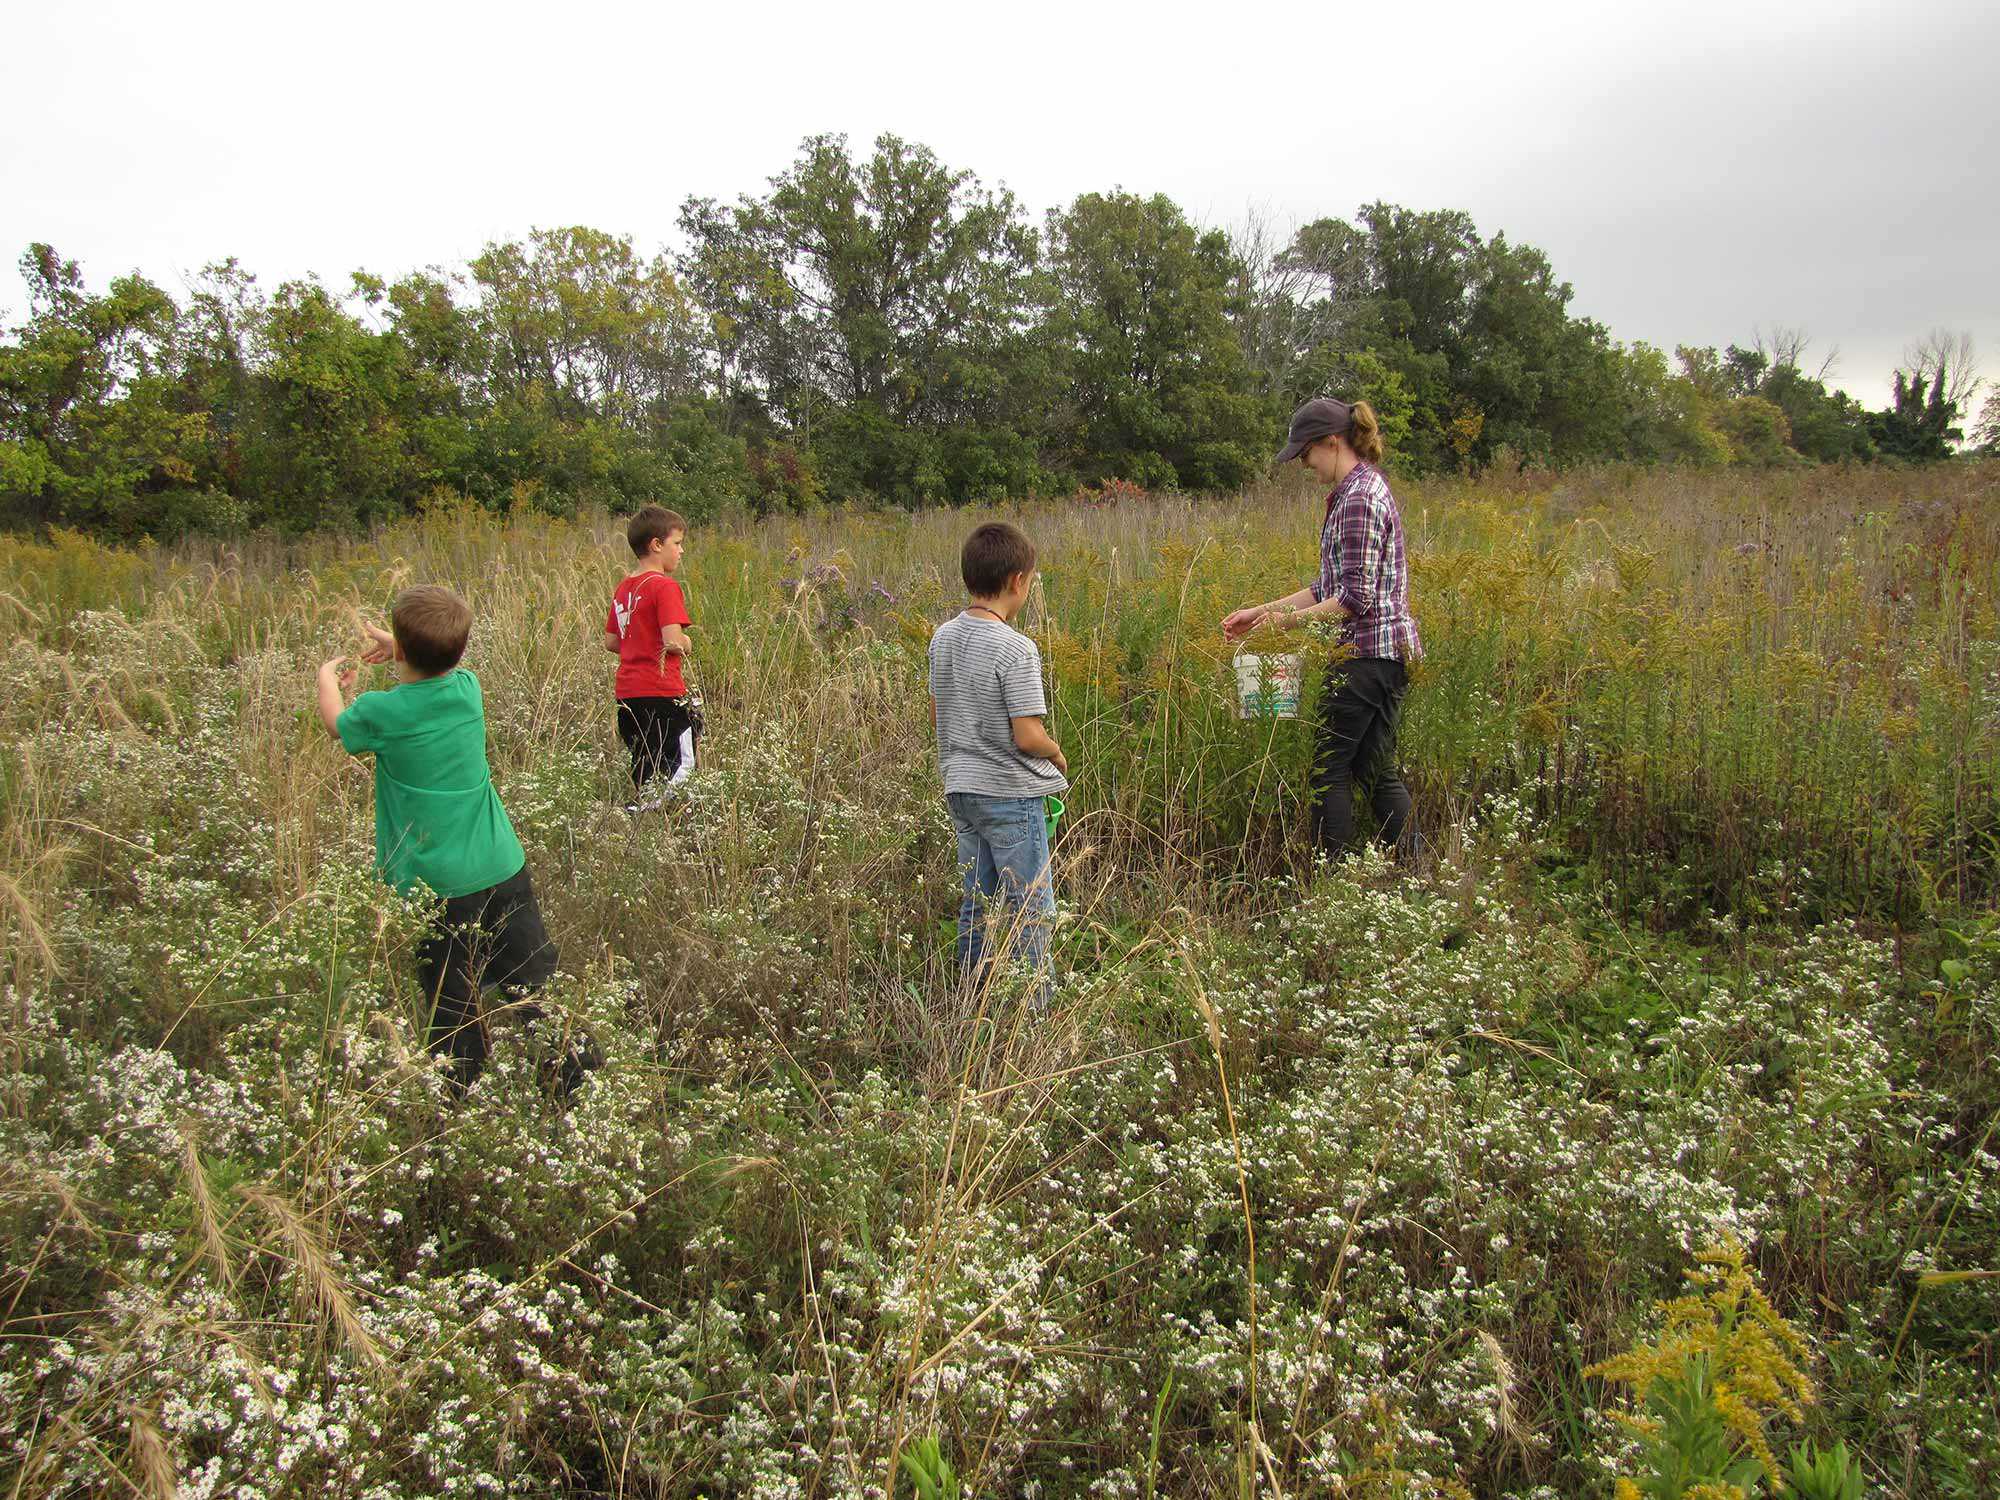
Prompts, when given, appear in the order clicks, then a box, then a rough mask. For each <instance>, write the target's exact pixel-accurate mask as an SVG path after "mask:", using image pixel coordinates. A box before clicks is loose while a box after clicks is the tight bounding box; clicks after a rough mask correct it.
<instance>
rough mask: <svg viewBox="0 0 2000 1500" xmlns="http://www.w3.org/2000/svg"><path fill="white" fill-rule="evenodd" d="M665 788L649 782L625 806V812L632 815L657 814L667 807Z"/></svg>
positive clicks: (655, 782)
mask: <svg viewBox="0 0 2000 1500" xmlns="http://www.w3.org/2000/svg"><path fill="white" fill-rule="evenodd" d="M667 795H668V794H667V791H666V788H665V787H664V786H663V785H662V784H661V783H660V782H657V781H649V782H647V783H646V785H644V786H642V787H640V788H639V792H638V795H637V796H635V797H634V798H633V799H632V800H631V801H630V802H628V803H626V804H625V811H627V812H628V813H632V814H634V815H636V814H639V813H649V812H658V811H659V810H660V809H661V808H663V807H665V806H666V805H667Z"/></svg>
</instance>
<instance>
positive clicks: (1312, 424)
mask: <svg viewBox="0 0 2000 1500" xmlns="http://www.w3.org/2000/svg"><path fill="white" fill-rule="evenodd" d="M1353 425H1354V408H1353V407H1351V406H1349V405H1348V404H1347V403H1346V402H1345V401H1336V400H1334V399H1333V397H1331V396H1315V397H1313V398H1312V400H1310V401H1308V402H1307V403H1306V404H1305V405H1304V406H1301V407H1300V408H1299V409H1298V410H1297V411H1295V412H1293V413H1292V429H1291V431H1290V432H1288V433H1286V434H1285V446H1284V448H1283V449H1282V450H1280V452H1279V454H1278V456H1277V457H1276V458H1274V459H1272V460H1271V462H1272V464H1273V465H1277V464H1288V463H1290V462H1291V461H1292V460H1293V459H1295V458H1297V457H1298V456H1299V455H1300V454H1301V453H1303V452H1305V451H1306V449H1308V448H1310V447H1311V446H1312V445H1313V444H1314V443H1316V442H1318V441H1319V440H1320V439H1321V438H1323V437H1334V436H1336V435H1337V434H1340V433H1343V432H1346V431H1347V430H1348V429H1349V428H1351V427H1352V426H1353Z"/></svg>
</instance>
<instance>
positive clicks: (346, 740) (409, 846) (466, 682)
mask: <svg viewBox="0 0 2000 1500" xmlns="http://www.w3.org/2000/svg"><path fill="white" fill-rule="evenodd" d="M334 728H335V729H336V730H338V731H339V733H340V743H341V744H343V745H345V746H346V747H347V749H348V752H349V753H350V754H353V755H366V754H368V753H369V752H371V751H372V752H373V753H374V756H375V868H376V869H377V870H378V871H379V872H380V873H381V876H382V879H383V880H384V881H385V882H387V883H388V884H389V885H392V886H394V887H395V888H396V889H397V890H399V891H403V892H408V891H409V890H410V889H411V888H412V887H413V886H415V885H416V883H417V882H418V881H420V880H421V881H422V882H423V883H424V884H425V885H427V886H429V887H430V888H431V889H432V890H433V891H435V892H436V893H437V894H438V895H440V896H467V895H470V894H471V893H472V892H474V891H483V890H485V889H486V888H487V887H488V886H492V885H498V884H499V883H500V882H501V881H503V880H507V879H510V878H512V877H513V876H514V875H515V874H517V873H519V871H520V869H521V866H522V865H524V864H526V863H527V856H526V855H525V854H523V853H522V852H521V841H520V840H519V839H517V838H516V837H514V825H513V824H511V823H509V822H508V821H507V810H506V809H505V808H503V807H502V806H501V805H500V794H499V793H498V792H496V791H494V790H493V775H492V772H491V771H489V770H488V769H487V765H486V700H485V698H484V697H483V696H482V695H481V693H480V691H479V679H478V678H477V677H474V676H473V675H472V674H471V673H470V672H468V671H466V670H465V669H464V668H462V667H461V668H458V669H457V670H455V671H450V672H446V673H445V674H444V675H443V676H442V677H425V678H421V679H419V680H418V681H416V682H399V683H397V684H396V685H395V686H394V687H391V688H384V689H381V690H378V691H376V692H372V693H363V694H362V695H361V696H360V697H359V698H356V699H355V700H354V701H353V702H352V703H350V704H348V706H347V710H346V712H344V713H342V714H341V716H340V718H339V719H338V720H336V721H335V723H334Z"/></svg>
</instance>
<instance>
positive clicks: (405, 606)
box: [389, 583, 472, 677]
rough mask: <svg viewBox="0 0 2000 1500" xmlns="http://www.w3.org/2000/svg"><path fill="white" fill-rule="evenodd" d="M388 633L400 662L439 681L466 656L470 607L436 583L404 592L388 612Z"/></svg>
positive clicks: (470, 614)
mask: <svg viewBox="0 0 2000 1500" xmlns="http://www.w3.org/2000/svg"><path fill="white" fill-rule="evenodd" d="M389 631H390V633H391V634H392V635H394V636H395V637H396V644H397V645H398V646H401V647H402V648H403V660H404V661H406V662H408V663H409V664H410V665H411V666H412V667H414V668H416V670H417V671H419V672H421V673H423V674H424V676H426V677H442V676H443V675H444V674H445V673H446V672H449V671H450V670H451V669H452V668H453V667H455V666H457V665H458V659H459V658H460V657H461V656H463V655H465V638H466V637H467V636H469V635H471V634H472V606H471V605H470V604H467V603H466V602H465V601H464V600H463V599H461V598H459V597H458V595H456V594H454V593H453V592H452V591H451V590H450V589H448V588H446V587H444V586H443V585H442V584H437V583H421V584H418V585H417V586H416V587H415V588H409V589H404V590H403V592H402V593H400V594H398V595H397V596H396V602H395V603H394V604H393V605H391V606H390V609H389Z"/></svg>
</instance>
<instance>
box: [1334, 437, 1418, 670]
mask: <svg viewBox="0 0 2000 1500" xmlns="http://www.w3.org/2000/svg"><path fill="white" fill-rule="evenodd" d="M1312 596H1313V601H1314V602H1315V603H1323V602H1324V601H1326V600H1328V599H1338V600H1339V601H1340V602H1341V603H1342V604H1343V605H1345V606H1346V607H1347V610H1348V614H1347V616H1346V617H1345V618H1344V619H1343V620H1342V621H1341V622H1340V638H1341V639H1342V640H1343V641H1345V642H1347V643H1348V644H1349V645H1351V646H1352V647H1353V648H1354V654H1355V655H1356V656H1380V657H1391V658H1394V659H1395V660H1397V661H1405V662H1409V661H1415V660H1416V659H1417V658H1418V657H1419V656H1422V655H1423V654H1424V648H1423V643H1422V642H1421V641H1419V640H1418V639H1417V621H1416V617H1415V616H1413V615H1412V614H1411V613H1410V564H1409V559H1408V557H1407V556H1405V554H1404V551H1403V518H1402V515H1401V514H1400V513H1399V512H1398V511H1397V509H1396V497H1395V496H1394V495H1392V494H1391V493H1390V492H1389V481H1388V480H1387V479H1385V478H1383V477H1382V471H1381V470H1380V469H1378V468H1376V467H1375V466H1374V465H1373V464H1370V463H1360V464H1356V465H1355V466H1354V467H1353V469H1351V470H1349V471H1348V475H1347V477H1346V478H1345V479H1343V480H1341V481H1340V484H1339V485H1338V486H1337V487H1336V488H1335V489H1334V492H1333V493H1332V494H1331V495H1328V496H1327V497H1326V521H1325V522H1324V524H1322V525H1321V527H1320V533H1319V577H1318V578H1316V579H1314V580H1313V582H1312Z"/></svg>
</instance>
